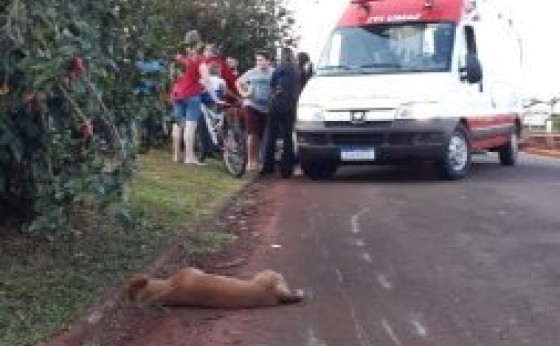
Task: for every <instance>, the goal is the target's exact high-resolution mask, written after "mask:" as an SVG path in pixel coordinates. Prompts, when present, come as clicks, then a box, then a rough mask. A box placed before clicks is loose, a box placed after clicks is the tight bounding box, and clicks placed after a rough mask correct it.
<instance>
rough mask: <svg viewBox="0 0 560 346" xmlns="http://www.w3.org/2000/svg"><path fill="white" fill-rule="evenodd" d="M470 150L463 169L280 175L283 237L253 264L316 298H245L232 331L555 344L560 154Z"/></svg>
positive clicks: (276, 339) (313, 342) (328, 341)
mask: <svg viewBox="0 0 560 346" xmlns="http://www.w3.org/2000/svg"><path fill="white" fill-rule="evenodd" d="M475 162H476V163H475V165H474V167H473V171H472V174H471V175H470V176H469V178H468V179H466V180H464V181H460V182H441V181H438V180H437V179H436V177H435V174H434V173H433V172H431V171H421V170H418V169H406V170H404V169H401V168H382V167H378V168H363V167H360V168H354V169H350V168H345V169H344V170H343V171H342V172H341V173H340V174H339V175H338V176H337V178H336V179H334V180H333V181H329V182H312V181H309V180H307V179H305V178H302V177H300V178H296V179H293V180H290V181H279V182H271V184H272V185H273V186H272V188H273V189H274V190H276V191H280V193H279V196H280V197H279V198H280V206H279V208H278V209H277V215H276V217H275V220H276V221H275V222H274V223H273V224H272V225H271V226H270V227H275V228H276V229H277V230H278V239H277V240H276V241H277V243H278V245H281V248H279V249H276V250H275V251H274V252H273V254H272V255H270V256H268V257H267V258H266V259H265V263H262V264H259V265H258V266H259V267H272V268H275V269H278V270H280V271H281V272H283V273H284V274H285V276H286V277H287V278H288V280H289V281H291V282H293V283H294V284H295V285H296V286H301V287H303V288H304V289H305V290H306V292H307V293H308V295H309V298H308V300H307V302H306V304H304V305H299V306H290V307H284V308H280V309H276V308H274V309H264V310H254V311H248V312H245V314H246V315H245V316H244V317H243V318H244V320H243V321H244V322H243V323H244V325H245V328H246V329H247V333H243V335H242V336H238V339H237V341H236V344H240V345H255V346H256V345H262V346H264V345H266V346H299V345H302V346H354V345H355V346H366V345H367V346H375V345H381V346H385V345H386V346H401V345H402V346H412V345H426V346H427V345H430V346H437V345H442V346H463V345H465V346H467V345H468V346H470V345H472V346H480V345H488V346H498V345H536V346H547V345H551V346H552V345H560V160H554V159H546V158H537V157H534V156H523V157H522V158H521V162H520V164H519V166H517V167H515V168H508V167H502V166H500V165H498V164H497V163H496V162H497V159H496V158H495V157H493V156H488V157H477V158H476V159H475ZM232 323H233V324H234V323H235V321H232ZM232 328H234V326H233V325H232ZM245 328H244V329H245Z"/></svg>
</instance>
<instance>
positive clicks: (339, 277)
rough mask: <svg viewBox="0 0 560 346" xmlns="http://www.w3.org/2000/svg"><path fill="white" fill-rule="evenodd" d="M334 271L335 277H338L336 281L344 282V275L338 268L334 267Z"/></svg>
mask: <svg viewBox="0 0 560 346" xmlns="http://www.w3.org/2000/svg"><path fill="white" fill-rule="evenodd" d="M334 272H335V273H336V278H337V279H338V282H339V283H341V284H342V283H344V275H342V272H341V271H340V270H339V269H338V268H335V269H334Z"/></svg>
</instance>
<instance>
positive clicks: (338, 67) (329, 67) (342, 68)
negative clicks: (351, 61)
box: [317, 65, 352, 71]
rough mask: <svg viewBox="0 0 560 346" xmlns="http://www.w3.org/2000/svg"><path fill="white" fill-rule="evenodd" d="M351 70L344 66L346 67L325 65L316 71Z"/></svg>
mask: <svg viewBox="0 0 560 346" xmlns="http://www.w3.org/2000/svg"><path fill="white" fill-rule="evenodd" d="M351 69H352V68H351V67H350V66H346V65H326V66H321V67H318V68H317V70H319V71H331V70H344V71H348V70H351Z"/></svg>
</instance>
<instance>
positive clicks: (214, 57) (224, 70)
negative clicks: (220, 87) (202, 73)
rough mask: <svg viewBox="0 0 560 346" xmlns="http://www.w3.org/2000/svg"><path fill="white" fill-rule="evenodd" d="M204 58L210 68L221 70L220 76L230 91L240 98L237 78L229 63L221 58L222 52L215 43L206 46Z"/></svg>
mask: <svg viewBox="0 0 560 346" xmlns="http://www.w3.org/2000/svg"><path fill="white" fill-rule="evenodd" d="M204 56H205V57H206V63H207V64H208V65H209V66H212V65H214V66H217V68H218V69H219V70H220V75H221V77H222V78H223V79H224V80H225V82H226V86H227V89H228V91H229V92H231V93H233V94H234V95H235V96H239V92H238V91H237V86H236V85H235V81H236V80H237V76H236V75H235V73H234V72H233V71H232V70H231V68H230V66H229V65H228V63H227V61H226V60H225V59H224V58H222V57H221V56H220V50H219V49H218V47H217V46H216V45H215V44H213V43H208V44H206V48H205V50H204Z"/></svg>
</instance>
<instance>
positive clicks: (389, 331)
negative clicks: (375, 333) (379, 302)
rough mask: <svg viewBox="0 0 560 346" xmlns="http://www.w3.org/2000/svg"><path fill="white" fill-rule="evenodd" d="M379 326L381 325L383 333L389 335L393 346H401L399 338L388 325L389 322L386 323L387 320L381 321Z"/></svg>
mask: <svg viewBox="0 0 560 346" xmlns="http://www.w3.org/2000/svg"><path fill="white" fill-rule="evenodd" d="M381 324H382V325H383V329H385V331H386V332H387V334H388V335H389V337H390V338H391V340H393V342H394V343H395V345H397V346H402V342H401V341H400V340H399V338H398V337H397V335H396V334H395V331H394V330H393V328H391V325H390V324H389V322H387V320H383V322H382V323H381Z"/></svg>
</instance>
